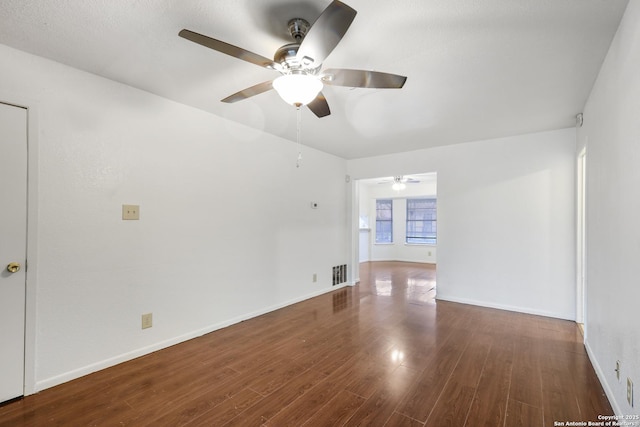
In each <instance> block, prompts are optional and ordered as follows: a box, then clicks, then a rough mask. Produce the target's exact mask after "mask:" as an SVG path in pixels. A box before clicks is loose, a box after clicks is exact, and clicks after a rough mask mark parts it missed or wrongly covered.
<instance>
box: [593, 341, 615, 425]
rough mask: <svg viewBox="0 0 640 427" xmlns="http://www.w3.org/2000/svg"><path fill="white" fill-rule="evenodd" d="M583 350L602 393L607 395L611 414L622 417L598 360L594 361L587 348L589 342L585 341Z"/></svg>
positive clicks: (594, 358)
mask: <svg viewBox="0 0 640 427" xmlns="http://www.w3.org/2000/svg"><path fill="white" fill-rule="evenodd" d="M584 348H585V349H586V350H587V356H588V357H589V360H590V361H591V365H592V366H593V370H594V371H596V376H597V377H598V379H599V380H600V384H601V385H602V388H603V390H604V393H605V394H606V395H607V399H609V403H610V404H611V408H612V409H613V412H614V413H615V414H616V415H624V414H623V413H622V410H621V409H620V406H619V405H618V401H617V400H616V398H615V395H614V394H613V391H612V390H611V387H609V383H608V382H607V378H606V376H605V375H604V371H603V370H602V368H601V367H600V364H599V363H598V359H596V357H595V356H594V354H593V351H592V350H591V347H590V346H589V342H587V341H585V343H584Z"/></svg>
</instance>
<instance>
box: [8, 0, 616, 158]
mask: <svg viewBox="0 0 640 427" xmlns="http://www.w3.org/2000/svg"><path fill="white" fill-rule="evenodd" d="M329 3H330V0H315V1H312V0H302V1H300V0H188V1H177V0H90V1H88V0H65V1H61V0H60V1H51V0H27V1H25V0H2V2H0V43H2V44H5V45H8V46H11V47H15V48H17V49H21V50H24V51H27V52H30V53H33V54H36V55H40V56H44V57H47V58H50V59H53V60H55V61H59V62H62V63H64V64H68V65H71V66H73V67H76V68H79V69H82V70H86V71H89V72H91V73H95V74H98V75H101V76H104V77H107V78H109V79H113V80H116V81H119V82H122V83H125V84H128V85H131V86H134V87H137V88H140V89H143V90H146V91H149V92H152V93H155V94H158V95H160V96H163V97H166V98H169V99H172V100H175V101H178V102H181V103H184V104H187V105H191V106H194V107H196V108H199V109H202V110H206V111H209V112H211V113H214V114H216V115H219V116H222V117H226V118H228V119H230V120H233V121H237V122H240V123H244V124H246V125H248V126H251V127H253V128H257V129H262V130H264V131H265V132H268V133H271V134H274V135H279V136H282V137H284V138H287V139H290V140H295V138H296V125H295V118H296V114H295V109H294V107H291V106H289V105H287V104H285V103H284V102H283V101H281V100H280V98H279V97H278V95H277V94H276V93H275V92H273V91H270V92H267V93H264V94H261V95H258V96H255V97H253V98H250V99H247V100H244V101H241V102H238V103H235V104H225V103H221V102H219V100H220V99H222V98H224V97H226V96H228V95H230V94H232V93H234V92H236V91H238V90H241V89H244V88H246V87H248V86H252V85H254V84H256V83H260V82H263V81H265V80H270V79H272V78H274V77H276V76H277V73H276V72H275V71H269V70H266V69H263V68H260V67H258V66H255V65H253V64H250V63H247V62H243V61H240V60H238V59H235V58H231V57H228V56H226V55H224V54H221V53H219V52H216V51H213V50H210V49H207V48H205V47H203V46H200V45H197V44H195V43H192V42H189V41H187V40H185V39H183V38H180V37H178V32H179V31H180V30H181V29H183V28H187V29H190V30H192V31H196V32H199V33H202V34H206V35H208V36H210V37H213V38H217V39H220V40H223V41H226V42H228V43H231V44H234V45H236V46H239V47H242V48H245V49H247V50H249V51H252V52H255V53H257V54H260V55H262V56H266V57H272V56H273V53H274V52H275V50H276V49H277V48H278V47H279V46H281V45H283V44H285V43H289V42H291V40H290V39H289V38H288V35H287V31H286V23H287V21H288V20H289V19H290V18H293V17H302V18H305V19H306V20H308V21H309V22H312V23H313V21H314V20H315V19H316V18H317V16H318V15H319V14H320V13H321V12H322V10H324V8H325V7H327V6H328V5H329ZM346 3H347V4H349V5H350V6H351V7H353V8H354V9H356V10H357V11H358V14H357V16H356V18H355V20H354V22H353V24H352V25H351V27H350V29H349V31H348V32H347V34H346V35H345V37H344V38H343V39H342V41H341V43H340V44H339V45H338V47H337V48H336V49H335V50H334V51H333V53H332V54H331V55H330V56H329V58H328V59H327V60H326V61H325V64H324V67H325V68H326V67H333V68H357V69H365V70H377V71H384V72H390V73H394V74H401V75H405V76H407V77H408V79H407V83H406V84H405V86H404V88H403V89H399V90H397V89H378V90H374V89H351V88H344V87H325V89H324V91H323V92H324V94H325V96H326V98H327V100H328V102H329V105H330V107H331V111H332V114H331V115H330V116H328V117H325V118H322V119H318V118H316V117H315V116H314V115H313V114H312V113H311V112H310V111H308V110H306V109H305V110H304V111H303V116H302V142H303V144H305V145H308V146H311V147H315V148H318V149H320V150H323V151H326V152H329V153H333V154H335V155H338V156H341V157H344V158H348V159H350V158H358V157H366V156H372V155H379V154H387V153H393V152H401V151H410V150H415V149H420V148H426V147H434V146H439V145H445V144H452V143H458V142H464V141H472V140H480V139H485V138H493V137H501V136H509V135H515V134H522V133H527V132H535V131H543V130H552V129H559V128H565V127H570V126H573V124H574V121H575V115H576V114H577V113H579V112H580V111H581V110H582V107H583V106H584V103H585V101H586V98H587V96H588V94H589V91H590V89H591V87H592V85H593V82H594V80H595V78H596V76H597V73H598V70H599V68H600V65H601V63H602V61H603V59H604V56H605V54H606V52H607V49H608V47H609V44H610V42H611V39H612V37H613V35H614V33H615V31H616V28H617V26H618V23H619V21H620V19H621V16H622V14H623V12H624V8H625V7H626V4H627V0H346Z"/></svg>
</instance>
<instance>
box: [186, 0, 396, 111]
mask: <svg viewBox="0 0 640 427" xmlns="http://www.w3.org/2000/svg"><path fill="white" fill-rule="evenodd" d="M356 13H357V12H356V11H355V10H354V9H352V8H351V7H349V6H347V5H346V4H344V3H342V2H340V1H337V0H334V1H333V2H331V4H330V5H329V6H328V7H327V8H326V9H325V10H324V11H323V12H322V13H321V14H320V16H319V17H318V19H317V20H316V21H315V22H314V23H313V25H310V24H309V22H307V21H306V20H304V19H302V18H294V19H291V20H290V21H289V23H288V28H289V33H290V34H291V37H293V39H294V40H295V42H293V43H289V44H285V45H284V46H282V47H280V48H279V49H278V50H276V53H275V55H274V57H273V60H271V59H268V58H265V57H264V56H261V55H258V54H256V53H253V52H249V51H248V50H245V49H242V48H240V47H237V46H234V45H231V44H229V43H225V42H223V41H220V40H216V39H214V38H211V37H208V36H205V35H202V34H198V33H196V32H193V31H190V30H186V29H184V30H182V31H180V33H179V34H178V35H179V36H180V37H183V38H185V39H187V40H190V41H192V42H195V43H198V44H201V45H203V46H205V47H208V48H211V49H213V50H217V51H218V52H221V53H224V54H227V55H230V56H233V57H234V58H238V59H241V60H243V61H246V62H250V63H252V64H256V65H259V66H261V67H264V68H267V69H272V70H276V71H279V72H280V73H281V74H282V75H281V76H280V77H277V78H275V79H273V80H269V81H266V82H262V83H258V84H257V85H254V86H251V87H248V88H246V89H243V90H241V91H239V92H236V93H234V94H232V95H229V96H228V97H226V98H224V99H222V102H227V103H231V102H237V101H242V100H243V99H247V98H249V97H252V96H255V95H258V94H261V93H263V92H267V91H269V90H271V89H275V90H276V91H277V92H278V94H279V95H280V96H281V97H282V99H284V100H285V102H287V103H289V104H293V105H295V106H297V107H300V106H301V105H306V106H307V107H308V108H309V109H310V110H311V111H312V112H313V113H314V114H315V115H316V116H318V117H325V116H328V115H329V114H331V111H330V109H329V104H328V103H327V100H326V99H325V97H324V95H323V94H322V88H323V86H324V85H325V84H326V85H330V86H346V87H351V88H354V87H357V88H375V89H381V88H396V89H399V88H401V87H402V86H403V85H404V83H405V81H406V80H407V78H406V77H404V76H399V75H396V74H389V73H381V72H379V71H367V70H352V69H344V68H330V69H324V70H323V69H322V63H323V62H324V60H325V59H326V58H327V56H329V54H330V53H331V52H332V51H333V49H334V48H335V47H336V46H337V45H338V43H339V42H340V40H341V39H342V37H343V36H344V35H345V33H346V32H347V29H349V26H350V25H351V22H353V19H354V18H355V16H356Z"/></svg>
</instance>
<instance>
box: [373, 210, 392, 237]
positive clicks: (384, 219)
mask: <svg viewBox="0 0 640 427" xmlns="http://www.w3.org/2000/svg"><path fill="white" fill-rule="evenodd" d="M392 242H393V200H391V199H384V200H376V243H392Z"/></svg>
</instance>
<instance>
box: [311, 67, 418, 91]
mask: <svg viewBox="0 0 640 427" xmlns="http://www.w3.org/2000/svg"><path fill="white" fill-rule="evenodd" d="M405 81H407V78H406V77H405V76H399V75H397V74H389V73H381V72H379V71H366V70H347V69H343V68H331V69H327V70H324V71H323V72H322V83H324V84H327V85H332V86H347V87H366V88H376V89H400V88H401V87H402V86H404V82H405Z"/></svg>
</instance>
